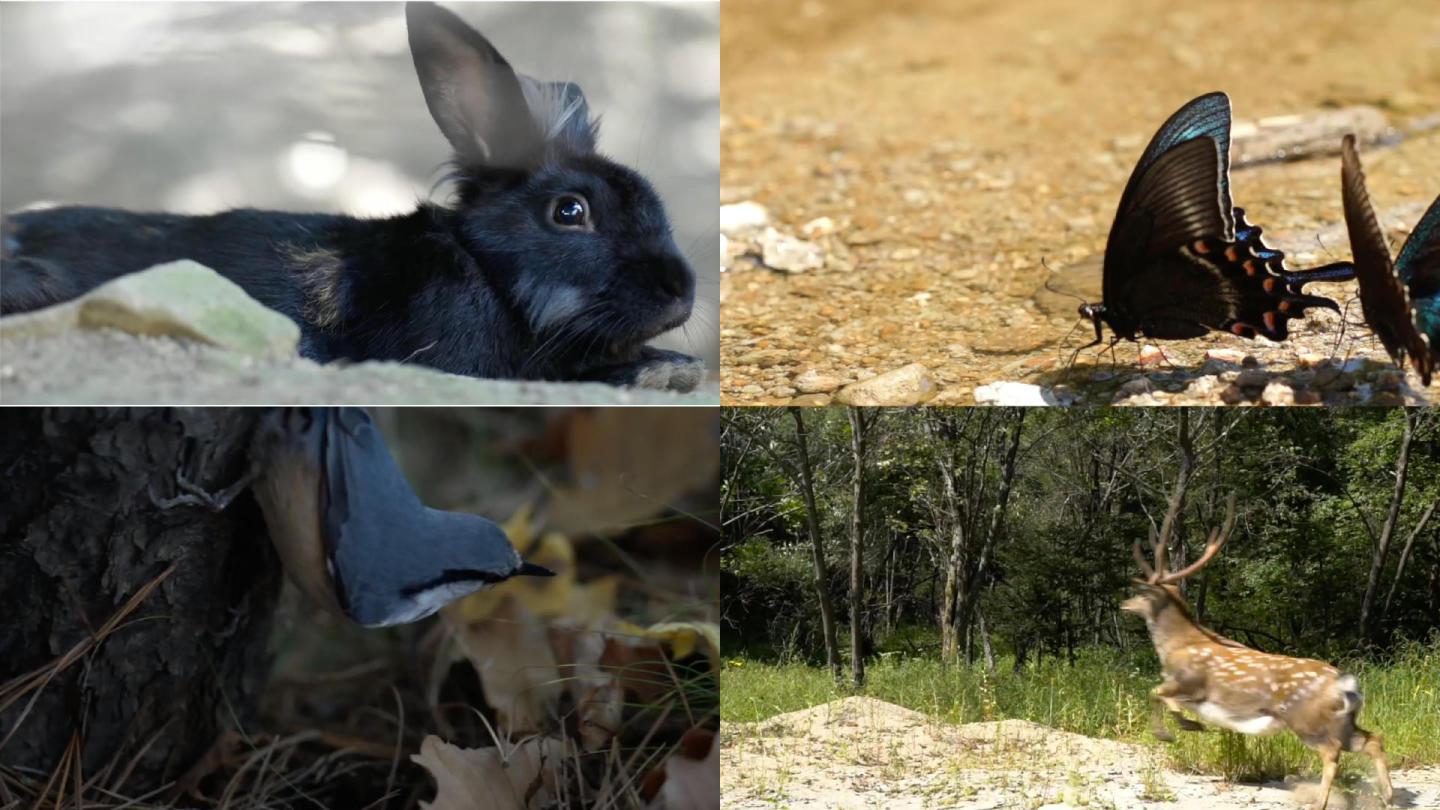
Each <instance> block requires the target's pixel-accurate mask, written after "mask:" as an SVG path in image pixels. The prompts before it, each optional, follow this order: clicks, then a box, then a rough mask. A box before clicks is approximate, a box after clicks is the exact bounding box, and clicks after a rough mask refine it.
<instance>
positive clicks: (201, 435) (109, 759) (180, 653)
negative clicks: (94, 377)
mask: <svg viewBox="0 0 1440 810" xmlns="http://www.w3.org/2000/svg"><path fill="white" fill-rule="evenodd" d="M256 415H257V412H256V411H253V410H248V409H231V408H204V409H182V410H168V409H167V410H159V409H144V410H94V409H88V408H87V409H81V408H66V409H54V410H39V409H28V408H24V409H21V408H7V409H5V410H4V414H3V416H0V458H4V459H5V460H6V472H7V476H6V478H7V480H6V484H5V486H4V488H3V489H0V558H3V559H4V564H0V616H4V617H5V620H4V622H3V624H0V683H3V684H4V685H3V686H0V705H5V706H6V707H5V708H4V709H3V711H0V737H4V736H5V735H6V734H10V735H12V736H10V738H9V739H8V741H7V742H5V743H4V748H3V750H0V759H3V760H4V761H5V762H6V764H8V765H11V766H17V767H19V766H23V767H28V768H35V769H38V770H39V771H41V772H42V773H43V772H48V771H50V770H51V769H52V768H54V767H55V766H56V763H57V762H58V761H59V760H60V758H61V756H62V754H63V752H64V751H65V749H66V748H67V745H69V744H70V741H71V739H72V737H75V738H76V740H77V744H78V748H79V752H80V754H81V757H80V763H81V765H82V766H83V771H82V773H83V775H84V776H85V778H87V779H88V778H90V777H91V776H92V775H96V774H98V773H100V772H101V771H102V770H103V769H106V768H110V769H111V770H110V773H109V776H108V779H110V780H113V779H115V778H116V777H118V776H119V775H120V774H121V773H122V772H123V769H124V768H125V767H126V765H127V762H128V761H129V760H130V758H131V757H134V756H136V755H137V754H140V752H141V751H142V750H143V751H144V753H143V755H140V756H139V759H138V760H137V761H136V763H135V766H134V770H133V771H132V772H131V774H130V776H129V778H128V779H126V780H125V781H124V783H123V784H121V785H119V786H117V787H118V791H119V794H120V795H130V796H134V795H138V794H141V793H144V792H146V791H149V790H152V789H154V788H155V787H157V786H159V785H161V784H163V783H165V782H168V781H171V780H174V779H177V778H178V777H180V776H181V775H182V774H183V773H184V772H185V771H186V769H188V768H189V767H191V766H192V765H193V764H194V763H195V761H196V760H197V759H198V758H199V757H201V756H202V755H203V754H204V753H205V752H206V751H207V750H208V749H209V748H210V746H211V744H212V743H213V742H214V741H215V739H216V737H217V735H219V734H220V733H221V732H222V731H225V730H229V729H233V728H234V725H233V724H234V723H235V722H239V723H241V724H242V726H243V730H245V731H246V732H252V731H254V730H255V729H254V722H253V721H254V717H255V711H254V707H255V702H256V699H257V698H258V696H259V695H260V693H261V691H262V690H263V689H264V686H265V682H266V679H267V677H268V670H269V661H268V659H267V656H266V651H265V644H266V640H267V637H268V635H269V629H270V620H271V614H272V613H273V610H274V605H275V600H276V597H277V595H278V592H279V588H280V583H281V569H280V564H279V560H278V559H277V558H276V555H275V553H274V551H273V549H272V547H271V545H270V542H269V540H268V539H267V537H268V535H267V534H266V530H265V525H264V520H263V518H262V517H261V514H260V510H259V509H258V507H257V506H256V504H255V502H254V500H253V499H252V498H249V497H244V498H241V499H239V500H237V501H236V502H235V503H234V505H233V506H232V507H231V508H229V509H227V510H225V511H224V512H219V513H216V512H211V511H209V510H206V509H199V508H193V507H184V506H182V507H172V508H162V507H160V506H157V505H156V504H155V503H154V502H153V501H152V494H151V493H152V492H153V493H154V495H155V496H156V497H159V498H167V497H171V496H174V495H175V494H176V484H175V477H176V473H177V471H180V470H182V469H183V470H184V471H185V473H186V477H187V478H189V479H190V480H191V481H193V482H195V483H196V484H199V485H200V486H202V487H205V488H207V489H210V490H212V491H215V490H220V489H223V488H224V487H225V486H226V485H228V484H230V483H232V482H234V481H235V480H237V479H238V478H240V477H241V476H242V474H244V473H245V472H246V470H247V469H248V466H249V460H248V447H249V437H250V433H251V431H252V428H253V425H254V422H255V417H256ZM171 563H174V564H175V565H176V568H175V570H174V572H173V573H172V574H170V575H169V576H168V577H167V578H165V579H164V581H163V583H162V584H160V585H159V587H157V588H155V590H154V591H153V592H151V593H150V594H149V596H148V597H147V598H145V599H144V601H142V602H140V603H139V604H138V606H137V607H135V609H134V610H133V612H131V613H130V614H129V615H128V616H127V617H126V618H125V620H124V621H123V622H121V623H119V624H118V626H116V627H115V628H114V629H113V631H112V632H110V633H109V634H108V635H107V636H106V637H105V638H104V639H103V640H100V641H98V643H96V644H95V645H94V647H93V648H92V649H90V650H89V652H88V653H87V654H86V655H85V656H84V657H83V658H82V659H81V660H77V661H75V662H73V663H71V664H70V665H69V666H67V667H65V668H64V669H61V670H60V671H59V672H58V673H57V674H56V675H55V676H54V678H53V679H52V680H50V681H49V682H48V683H46V684H44V685H43V686H36V687H34V688H19V687H18V686H17V685H18V684H20V683H23V682H27V681H26V679H25V678H24V677H23V676H24V675H26V674H27V673H32V672H34V671H36V670H37V669H40V668H42V667H47V666H48V665H49V664H51V663H52V662H53V661H56V660H57V659H58V658H59V657H60V656H61V655H63V654H64V653H65V652H67V651H69V650H70V649H71V648H73V647H75V646H76V645H77V644H79V643H81V642H84V641H85V640H86V639H89V638H90V637H91V636H92V634H94V633H95V631H96V630H97V629H99V628H100V627H101V626H102V625H104V624H105V623H106V622H107V621H108V620H110V619H111V618H112V617H113V616H115V615H116V613H117V610H118V609H119V608H120V607H121V606H122V605H123V604H124V603H125V602H126V601H127V600H128V599H129V598H130V597H132V596H133V595H135V594H136V592H137V591H139V590H140V589H141V588H142V587H144V586H145V585H146V584H147V583H148V582H151V581H152V580H155V579H156V578H157V575H159V574H161V573H162V572H163V571H165V569H166V568H167V567H168V566H169V565H170V564H171ZM37 691H38V697H35V700H34V703H33V705H31V706H30V708H29V714H28V715H26V716H25V718H24V720H23V722H21V719H20V717H21V715H22V714H23V713H24V712H25V709H26V706H27V704H28V702H29V701H30V700H31V698H32V697H34V696H35V694H36V692H37ZM7 704H8V705H7ZM17 723H19V725H18V726H17V725H16V724H17ZM76 735H78V736H76ZM147 746H148V748H147Z"/></svg>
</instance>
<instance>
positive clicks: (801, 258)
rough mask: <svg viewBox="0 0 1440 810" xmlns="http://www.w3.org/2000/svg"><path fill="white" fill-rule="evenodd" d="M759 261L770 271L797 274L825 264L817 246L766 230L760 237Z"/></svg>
mask: <svg viewBox="0 0 1440 810" xmlns="http://www.w3.org/2000/svg"><path fill="white" fill-rule="evenodd" d="M760 250H761V253H760V260H761V261H762V262H764V263H765V266H766V267H769V268H770V269H772V270H783V271H784V272H787V273H799V272H803V271H805V270H814V269H816V268H818V267H822V266H823V265H824V264H825V257H824V256H823V255H822V254H821V253H820V248H819V246H817V245H815V244H814V243H813V242H806V241H804V240H801V239H796V238H795V237H793V236H787V235H785V234H782V233H780V232H779V231H777V230H775V229H774V228H766V229H765V233H764V235H762V236H761V237H760Z"/></svg>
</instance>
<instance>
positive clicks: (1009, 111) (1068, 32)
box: [721, 0, 1440, 404]
mask: <svg viewBox="0 0 1440 810" xmlns="http://www.w3.org/2000/svg"><path fill="white" fill-rule="evenodd" d="M724 15H725V19H724V25H723V26H722V46H723V48H724V52H725V60H724V63H723V71H724V75H723V85H722V93H723V98H722V105H723V109H724V110H725V117H724V119H723V120H722V126H721V148H722V155H723V163H722V177H721V183H722V189H721V198H722V203H731V204H733V203H741V202H753V203H756V204H759V205H761V206H763V207H764V208H765V209H767V211H768V218H767V221H766V223H765V225H764V226H762V227H761V228H760V229H758V230H757V232H756V233H755V234H748V235H746V234H741V233H738V232H735V231H733V230H731V231H730V232H726V231H727V228H726V226H725V224H724V223H722V232H726V236H727V238H728V239H727V244H726V247H725V250H724V253H725V264H726V268H727V269H726V272H725V273H724V274H723V275H722V281H721V295H722V302H723V318H722V334H721V342H722V363H721V367H722V369H723V371H722V375H721V391H722V397H723V400H724V401H725V402H726V403H727V404H780V403H790V402H796V403H799V404H827V403H829V402H832V401H834V402H846V401H874V400H865V399H863V398H859V399H857V398H855V397H852V396H849V395H847V394H845V393H844V389H845V387H846V386H847V385H848V384H850V383H853V382H856V381H863V380H867V379H869V378H872V377H875V376H877V375H883V374H886V373H889V372H894V371H896V370H897V369H902V368H906V367H910V366H912V365H914V364H919V366H920V368H919V370H915V369H911V370H910V371H909V372H908V377H907V379H906V380H904V381H902V384H901V385H900V386H899V387H898V389H895V390H891V391H889V392H888V393H887V396H890V397H891V399H890V401H894V402H929V403H931V404H942V403H943V404H969V403H973V402H975V401H977V392H976V389H977V388H982V387H983V386H986V385H990V384H993V383H997V382H1022V383H1027V384H1033V385H1038V386H1042V387H1043V389H1044V390H1045V391H1047V392H1050V393H1051V394H1053V395H1054V396H1055V398H1056V399H1057V401H1065V402H1070V401H1078V402H1081V403H1084V404H1110V403H1115V404H1162V403H1177V404H1181V403H1183V404H1202V403H1205V404H1209V403H1222V402H1225V403H1257V404H1258V403H1272V404H1288V403H1291V402H1295V403H1300V404H1304V403H1317V404H1321V403H1323V404H1353V403H1371V404H1382V403H1396V402H1400V401H1405V402H1421V401H1430V402H1434V401H1440V394H1437V393H1436V392H1434V391H1431V392H1426V391H1422V390H1420V389H1419V382H1418V378H1416V377H1415V376H1414V375H1413V374H1411V375H1402V374H1400V373H1397V372H1396V370H1395V369H1394V367H1393V366H1392V365H1391V364H1390V362H1389V360H1388V358H1387V357H1386V355H1385V354H1384V351H1383V349H1382V348H1381V347H1380V345H1379V342H1378V341H1377V340H1375V339H1374V338H1373V337H1372V336H1371V335H1370V334H1369V331H1368V329H1366V328H1365V327H1364V325H1363V320H1362V318H1361V316H1360V312H1359V308H1358V306H1356V305H1355V302H1354V285H1353V284H1343V285H1316V287H1313V288H1311V289H1312V290H1314V291H1316V292H1319V293H1321V294H1326V295H1330V296H1331V297H1333V298H1335V299H1336V300H1337V301H1339V302H1340V303H1341V304H1342V306H1346V305H1348V306H1347V308H1346V311H1345V312H1344V313H1343V314H1335V313H1326V312H1321V313H1316V314H1314V315H1313V316H1312V317H1310V318H1308V319H1307V320H1306V321H1305V322H1304V323H1300V322H1293V323H1292V324H1291V326H1292V332H1293V334H1294V338H1293V339H1292V340H1290V341H1287V342H1286V343H1285V344H1273V343H1269V342H1266V341H1247V340H1243V339H1241V338H1236V337H1232V336H1225V335H1212V336H1210V337H1208V338H1204V339H1199V340H1193V341H1182V342H1167V343H1164V344H1163V345H1160V346H1159V347H1156V348H1143V347H1141V350H1140V351H1139V352H1137V347H1136V346H1134V345H1132V344H1124V345H1121V346H1117V347H1116V350H1115V352H1114V354H1113V357H1112V355H1111V354H1109V353H1106V354H1103V355H1102V354H1096V353H1094V350H1091V352H1089V353H1086V354H1085V355H1082V356H1080V357H1079V358H1078V359H1077V361H1076V362H1075V363H1074V365H1071V364H1070V356H1071V354H1072V353H1073V352H1074V350H1075V348H1078V347H1079V346H1080V345H1081V344H1083V343H1084V342H1086V341H1088V340H1089V339H1090V338H1091V336H1092V335H1091V334H1090V333H1089V331H1088V330H1089V325H1088V324H1082V323H1081V322H1080V320H1079V318H1078V317H1077V315H1076V314H1075V309H1076V306H1077V304H1078V303H1079V300H1078V298H1076V297H1071V296H1067V295H1063V294H1055V293H1051V292H1049V291H1047V290H1045V289H1044V287H1045V284H1046V282H1047V281H1051V274H1052V271H1053V273H1054V275H1055V279H1054V281H1052V282H1051V286H1054V287H1056V288H1058V289H1060V290H1063V291H1065V292H1067V293H1073V294H1074V295H1075V296H1080V297H1086V298H1088V299H1089V300H1096V296H1095V294H1094V292H1093V290H1094V289H1097V288H1098V276H1099V273H1098V268H1099V266H1100V261H1101V255H1102V253H1103V249H1104V242H1105V238H1106V234H1107V233H1108V230H1109V226H1110V218H1111V217H1112V216H1113V213H1114V209H1115V204H1116V201H1117V200H1118V199H1119V195H1120V191H1121V189H1122V187H1123V186H1124V183H1125V179H1126V177H1127V176H1128V175H1129V172H1130V170H1131V168H1132V166H1133V163H1134V160H1135V159H1136V157H1137V156H1138V155H1139V152H1140V151H1141V150H1142V149H1143V148H1144V145H1145V142H1146V140H1148V138H1149V137H1150V135H1151V134H1152V133H1153V132H1154V130H1155V128H1156V127H1158V126H1159V124H1160V123H1161V122H1162V121H1163V120H1164V119H1165V117H1166V116H1167V115H1169V113H1170V112H1172V111H1173V110H1175V109H1176V108H1177V107H1179V106H1180V104H1182V103H1183V102H1185V101H1186V100H1188V99H1190V98H1192V97H1194V96H1196V95H1199V94H1200V93H1203V92H1206V91H1210V90H1215V89H1223V90H1226V91H1227V92H1228V93H1230V95H1231V99H1232V103H1233V105H1234V114H1235V117H1236V121H1237V125H1236V135H1237V139H1238V138H1239V137H1240V136H1241V135H1242V134H1244V132H1245V131H1246V128H1247V126H1248V125H1246V124H1245V122H1247V121H1248V122H1253V123H1254V124H1255V125H1256V126H1257V127H1258V128H1260V129H1264V128H1265V127H1276V128H1278V129H1280V130H1284V129H1285V128H1286V127H1289V126H1291V125H1292V123H1293V122H1294V121H1303V120H1307V119H1309V118H1310V117H1313V116H1316V115H1321V114H1325V113H1328V112H1331V111H1335V110H1337V109H1339V108H1343V109H1349V108H1351V107H1352V106H1354V105H1360V106H1363V107H1367V108H1369V109H1370V110H1372V111H1374V112H1375V113H1376V114H1378V115H1380V116H1381V117H1382V119H1383V121H1384V124H1385V126H1386V127H1387V128H1388V130H1387V131H1388V132H1389V135H1383V136H1380V141H1381V143H1376V144H1373V145H1372V146H1370V147H1369V148H1368V149H1367V150H1366V151H1365V152H1364V155H1363V157H1364V160H1365V167H1366V171H1367V174H1368V176H1369V181H1370V182H1369V186H1370V192H1371V196H1372V198H1373V199H1374V200H1375V202H1376V205H1377V207H1378V212H1379V214H1380V216H1381V219H1382V221H1383V222H1384V223H1385V225H1386V226H1387V227H1388V228H1389V230H1390V233H1391V235H1392V237H1394V238H1395V239H1397V240H1398V239H1399V238H1402V237H1403V236H1404V235H1405V233H1406V229H1407V228H1408V227H1409V226H1411V225H1413V223H1414V221H1415V220H1416V219H1417V218H1418V216H1419V214H1420V212H1421V211H1422V210H1423V209H1424V207H1425V205H1426V204H1428V203H1429V201H1430V200H1432V199H1433V198H1434V195H1435V194H1436V193H1437V191H1440V182H1437V180H1436V178H1440V129H1437V125H1440V69H1437V63H1436V54H1437V53H1440V49H1437V47H1436V42H1437V41H1440V17H1436V16H1435V15H1433V14H1430V13H1428V11H1427V10H1425V9H1422V8H1421V7H1420V6H1418V5H1416V4H1410V3H1405V2H1403V0H1366V1H1365V2H1356V3H1346V4H1312V3H1305V2H1303V0H1279V1H1278V2H1272V3H1263V4H1254V3H1244V2H1241V0H1216V1H1215V2H1211V3H1207V4H1205V5H1204V6H1203V7H1194V8H1190V7H1187V8H1185V9H1183V10H1180V9H1176V8H1174V7H1173V5H1172V4H1168V3H1164V2H1162V0H1141V2H1138V3H1133V2H1128V0H1098V1H1097V2H1093V3H1086V4H1080V5H1077V4H1072V3H1064V2H1060V0H1027V1H1024V2H1017V3H1010V4H988V3H981V2H978V1H977V2H957V3H946V4H938V3H930V2H925V0H900V2H895V3H888V4H885V6H884V8H883V9H882V10H877V9H876V7H875V6H874V5H873V4H871V3H865V2H861V0H831V1H830V2H821V0H810V1H809V2H806V3H802V4H800V5H798V6H795V7H791V10H790V12H789V14H788V16H783V15H782V16H779V17H778V18H777V14H776V11H775V7H774V6H773V5H772V4H770V3H767V2H764V1H763V0H727V2H726V6H725V10H724ZM1282 31H1283V32H1284V33H1283V36H1282V35H1276V36H1262V35H1261V34H1260V33H1259V32H1282ZM1219 32H1230V34H1231V35H1224V36H1221V35H1218V33H1219ZM1262 40H1263V42H1262ZM1277 116H1299V118H1298V119H1277V118H1276V117H1277ZM1334 141H1335V144H1334V146H1335V147H1337V148H1338V138H1335V139H1334ZM1382 143H1383V144H1392V143H1393V145H1382ZM1255 148H1256V150H1257V151H1256V152H1255V153H1253V154H1243V155H1242V154H1237V156H1236V164H1237V166H1238V165H1239V164H1241V163H1248V165H1246V166H1245V167H1243V168H1237V169H1236V170H1235V171H1234V172H1233V176H1232V192H1233V195H1234V199H1235V201H1236V202H1237V204H1239V205H1241V206H1243V207H1244V208H1245V209H1246V210H1247V212H1248V214H1249V216H1250V219H1251V221H1253V222H1257V223H1259V224H1260V225H1262V226H1263V227H1264V228H1265V231H1266V238H1267V241H1270V242H1271V243H1272V244H1275V243H1278V244H1280V246H1282V247H1283V248H1285V249H1286V250H1287V251H1288V252H1289V253H1290V261H1289V265H1290V266H1291V267H1307V266H1313V265H1316V264H1323V263H1326V262H1329V261H1336V260H1340V259H1344V258H1348V247H1347V244H1346V239H1345V237H1344V227H1343V215H1342V213H1341V203H1340V194H1339V161H1338V159H1336V158H1335V157H1334V156H1333V155H1330V154H1325V153H1324V152H1325V150H1322V149H1316V150H1313V151H1311V152H1307V153H1306V155H1305V156H1306V157H1308V158H1309V159H1302V160H1285V161H1267V158H1274V157H1278V154H1276V152H1277V151H1278V147H1274V146H1273V145H1272V146H1270V147H1268V148H1270V149H1271V150H1272V151H1271V152H1270V153H1268V154H1267V153H1266V152H1265V151H1264V147H1260V146H1257V147H1255ZM1237 151H1238V149H1237ZM1290 157H1294V156H1293V155H1290ZM764 227H770V228H773V229H774V233H773V234H768V235H767V233H766V232H765V231H764V230H763V228H764ZM764 242H769V243H770V244H771V250H770V251H769V252H770V255H769V256H766V255H765V251H764V249H763V246H761V247H759V248H757V246H759V245H761V243H764ZM797 242H798V243H800V244H799V245H798V246H797V244H796V243H797ZM806 243H808V244H811V245H814V246H816V248H817V249H818V250H816V251H810V250H808V249H807V248H806V247H804V244H806ZM776 266H781V267H786V268H789V269H787V270H777V269H774V268H775V267H776ZM1087 290H1092V291H1090V292H1087ZM1312 312H1313V311H1312ZM1157 348H1158V349H1160V350H1163V357H1162V356H1161V354H1162V352H1161V351H1157V350H1156V349H1157ZM1216 352H1218V355H1217V354H1215V353H1216ZM1207 355H1208V356H1207ZM1247 358H1250V359H1249V360H1247ZM1207 364H1209V365H1211V366H1212V367H1211V368H1206V366H1207ZM902 376H905V375H902ZM1437 388H1440V386H1437ZM981 394H982V397H983V396H984V394H985V392H984V391H983V390H982V392H981ZM990 401H1005V400H1003V399H1001V400H990Z"/></svg>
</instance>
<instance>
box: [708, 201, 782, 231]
mask: <svg viewBox="0 0 1440 810" xmlns="http://www.w3.org/2000/svg"><path fill="white" fill-rule="evenodd" d="M769 221H770V212H769V211H768V210H766V208H765V206H763V205H761V204H760V203H757V202H752V201H750V200H746V201H745V202H738V203H731V204H730V205H722V206H720V232H721V233H723V234H726V235H728V236H734V235H735V234H738V233H741V232H743V231H753V230H756V229H757V228H760V227H763V226H764V225H765V223H767V222H769Z"/></svg>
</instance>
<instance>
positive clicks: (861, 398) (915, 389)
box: [835, 363, 935, 405]
mask: <svg viewBox="0 0 1440 810" xmlns="http://www.w3.org/2000/svg"><path fill="white" fill-rule="evenodd" d="M933 396H935V381H934V380H933V379H931V378H930V370H929V369H928V368H926V367H925V366H923V365H921V364H919V363H911V364H910V365H908V366H901V367H900V368H897V369H895V370H894V371H887V372H885V373H884V374H881V375H879V376H877V377H871V378H870V379H868V380H864V381H862V382H857V383H853V384H851V385H847V386H845V387H844V388H842V389H840V390H839V391H838V392H837V393H836V394H835V402H837V403H839V404H841V405H919V404H920V403H922V402H925V401H926V400H928V399H930V398H931V397H933Z"/></svg>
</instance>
